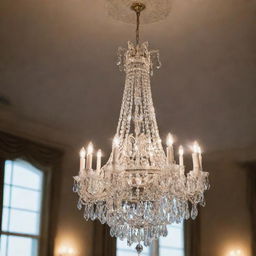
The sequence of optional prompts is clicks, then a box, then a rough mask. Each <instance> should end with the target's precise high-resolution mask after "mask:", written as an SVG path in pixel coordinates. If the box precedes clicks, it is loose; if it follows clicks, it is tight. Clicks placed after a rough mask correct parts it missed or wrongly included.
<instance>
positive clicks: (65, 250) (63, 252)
mask: <svg viewBox="0 0 256 256" xmlns="http://www.w3.org/2000/svg"><path fill="white" fill-rule="evenodd" d="M59 254H60V256H72V255H75V254H76V253H75V250H74V249H73V248H71V247H67V246H63V247H61V248H60V250H59Z"/></svg>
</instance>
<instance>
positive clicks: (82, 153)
mask: <svg viewBox="0 0 256 256" xmlns="http://www.w3.org/2000/svg"><path fill="white" fill-rule="evenodd" d="M80 157H81V158H85V148H84V147H82V148H81V150H80Z"/></svg>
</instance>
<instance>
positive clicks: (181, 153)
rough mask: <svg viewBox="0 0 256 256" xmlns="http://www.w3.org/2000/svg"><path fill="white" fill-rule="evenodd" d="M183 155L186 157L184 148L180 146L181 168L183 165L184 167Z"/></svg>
mask: <svg viewBox="0 0 256 256" xmlns="http://www.w3.org/2000/svg"><path fill="white" fill-rule="evenodd" d="M183 155H184V149H183V147H182V146H181V145H180V146H179V165H180V166H183V165H184V160H183Z"/></svg>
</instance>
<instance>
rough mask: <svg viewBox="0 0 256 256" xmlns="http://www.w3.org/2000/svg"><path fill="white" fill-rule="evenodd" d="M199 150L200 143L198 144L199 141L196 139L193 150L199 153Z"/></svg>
mask: <svg viewBox="0 0 256 256" xmlns="http://www.w3.org/2000/svg"><path fill="white" fill-rule="evenodd" d="M198 150H199V145H198V142H197V141H195V142H194V144H193V152H194V153H198Z"/></svg>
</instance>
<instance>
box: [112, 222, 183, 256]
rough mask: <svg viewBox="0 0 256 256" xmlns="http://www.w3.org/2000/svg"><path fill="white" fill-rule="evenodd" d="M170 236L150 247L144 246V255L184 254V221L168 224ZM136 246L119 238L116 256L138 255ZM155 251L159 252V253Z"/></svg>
mask: <svg viewBox="0 0 256 256" xmlns="http://www.w3.org/2000/svg"><path fill="white" fill-rule="evenodd" d="M167 229H168V236H167V237H161V238H160V239H159V241H158V242H156V243H153V244H152V245H151V247H150V248H148V247H145V246H143V247H144V248H143V252H142V253H141V255H142V256H184V227H183V223H179V224H177V223H175V224H172V225H168V226H167ZM135 246H136V245H133V246H131V247H129V246H127V242H126V240H124V241H121V240H120V239H117V253H116V256H137V255H138V254H137V252H136V250H135ZM154 252H158V253H157V255H156V253H155V254H154Z"/></svg>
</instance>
